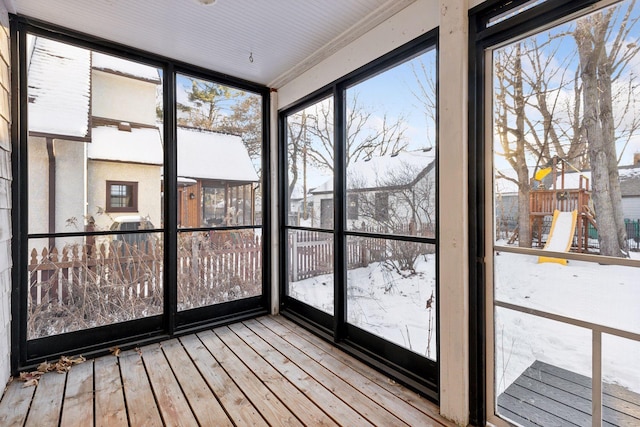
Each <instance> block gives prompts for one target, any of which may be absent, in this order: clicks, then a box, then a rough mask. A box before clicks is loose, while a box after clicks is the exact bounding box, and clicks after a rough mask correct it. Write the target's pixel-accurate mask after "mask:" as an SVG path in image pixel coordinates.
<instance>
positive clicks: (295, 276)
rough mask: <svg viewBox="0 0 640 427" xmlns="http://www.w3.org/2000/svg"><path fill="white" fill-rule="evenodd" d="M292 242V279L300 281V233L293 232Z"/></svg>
mask: <svg viewBox="0 0 640 427" xmlns="http://www.w3.org/2000/svg"><path fill="white" fill-rule="evenodd" d="M292 240H293V241H292V242H291V281H292V282H297V281H298V233H294V234H293V239H292Z"/></svg>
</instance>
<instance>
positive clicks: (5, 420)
mask: <svg viewBox="0 0 640 427" xmlns="http://www.w3.org/2000/svg"><path fill="white" fill-rule="evenodd" d="M34 391H35V387H24V386H23V384H22V383H21V382H18V381H13V382H10V383H9V385H8V386H7V388H6V390H5V392H4V395H3V396H2V400H1V401H0V425H3V426H21V425H23V424H24V421H25V420H26V419H27V414H28V412H29V406H30V405H31V399H32V398H33V394H34Z"/></svg>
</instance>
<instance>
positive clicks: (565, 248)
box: [538, 209, 578, 265]
mask: <svg viewBox="0 0 640 427" xmlns="http://www.w3.org/2000/svg"><path fill="white" fill-rule="evenodd" d="M577 218H578V211H575V210H574V211H571V212H560V211H559V210H557V209H556V210H555V211H554V212H553V221H551V231H550V232H549V237H548V238H547V243H545V245H544V248H543V249H542V250H543V251H553V252H569V249H571V242H572V241H573V234H574V233H575V231H576V220H577ZM538 262H539V263H541V262H556V263H558V264H562V265H567V260H566V259H562V258H552V257H546V256H541V257H538Z"/></svg>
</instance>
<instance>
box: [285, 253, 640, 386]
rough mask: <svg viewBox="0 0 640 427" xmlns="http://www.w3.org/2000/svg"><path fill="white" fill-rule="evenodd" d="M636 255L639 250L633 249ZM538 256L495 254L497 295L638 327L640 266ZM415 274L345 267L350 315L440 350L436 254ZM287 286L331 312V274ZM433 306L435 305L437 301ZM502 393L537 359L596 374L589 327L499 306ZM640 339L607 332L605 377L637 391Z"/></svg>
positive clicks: (375, 329) (387, 334)
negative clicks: (550, 259) (544, 260)
mask: <svg viewBox="0 0 640 427" xmlns="http://www.w3.org/2000/svg"><path fill="white" fill-rule="evenodd" d="M632 256H634V257H635V258H636V259H640V254H639V253H637V252H635V253H632ZM537 261H538V260H537V257H532V256H526V255H519V254H512V253H505V252H502V253H500V255H499V256H496V257H495V262H496V266H495V270H496V273H495V283H496V285H495V286H496V300H499V301H504V302H509V303H513V304H518V305H522V306H525V307H530V308H534V309H537V310H542V311H548V312H551V313H555V314H559V315H562V316H567V317H572V318H575V319H580V320H585V321H588V322H591V323H595V324H599V325H605V326H609V327H614V328H618V329H622V330H626V331H632V332H635V333H640V269H638V268H633V267H620V266H606V265H599V264H595V263H587V262H579V261H570V262H569V264H568V265H566V266H563V265H560V264H556V263H542V264H538V262H537ZM416 272H417V273H416V274H415V275H411V276H406V277H403V276H401V275H399V274H398V273H396V272H393V271H391V270H389V269H387V268H386V267H385V266H384V265H383V263H378V262H377V263H371V264H370V265H369V266H368V267H364V268H357V269H353V270H349V272H348V284H347V286H348V315H349V322H350V323H352V324H354V325H357V326H359V327H361V328H363V329H365V330H367V331H369V332H372V333H374V334H376V335H378V336H381V337H384V338H386V339H388V340H390V341H392V342H394V343H396V344H399V345H401V346H403V347H406V348H409V349H411V350H413V351H414V352H416V353H419V354H423V355H425V354H427V342H428V341H429V337H430V334H429V317H430V315H431V318H432V324H431V328H432V331H433V332H432V333H431V340H430V345H429V352H428V355H429V357H430V358H431V359H434V360H435V358H436V343H435V341H436V339H435V330H436V326H435V316H434V311H433V309H432V310H431V312H430V311H429V309H427V308H426V306H427V301H428V299H429V298H430V296H431V293H432V292H435V279H434V278H435V256H434V255H426V256H425V255H422V256H420V257H419V261H418V263H417V265H416ZM289 294H290V295H291V296H292V297H294V298H296V299H299V300H301V301H304V302H307V303H308V304H311V305H313V306H315V307H318V308H320V309H322V310H323V311H326V312H328V313H330V314H331V313H332V311H333V277H332V275H322V276H317V277H313V278H310V279H305V280H300V281H298V282H294V283H290V289H289ZM433 306H434V307H435V301H434V304H433ZM495 334H496V383H497V385H498V390H497V394H500V393H501V392H502V391H504V389H505V388H506V387H508V386H509V385H510V384H511V383H512V382H513V381H514V380H515V379H516V378H517V377H518V376H519V375H520V374H521V373H522V372H523V371H524V370H525V369H526V368H527V367H529V366H530V365H531V363H533V361H534V360H536V359H537V360H540V361H543V362H546V363H549V364H552V365H555V366H559V367H561V368H565V369H568V370H570V371H573V372H577V373H579V374H582V375H586V376H588V377H591V342H592V337H591V331H590V330H587V329H584V328H579V327H575V326H571V325H564V324H560V323H558V322H555V321H551V320H548V319H543V318H539V317H535V316H531V315H528V314H523V313H520V312H515V311H511V310H508V309H503V308H497V309H496V329H495ZM639 361H640V343H639V342H635V341H630V340H627V339H622V338H617V337H613V336H610V335H604V336H603V378H604V380H605V381H606V382H609V383H615V384H619V385H621V386H624V387H627V388H629V389H631V390H633V391H635V392H637V393H640V363H639Z"/></svg>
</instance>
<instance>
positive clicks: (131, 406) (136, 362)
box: [119, 350, 162, 426]
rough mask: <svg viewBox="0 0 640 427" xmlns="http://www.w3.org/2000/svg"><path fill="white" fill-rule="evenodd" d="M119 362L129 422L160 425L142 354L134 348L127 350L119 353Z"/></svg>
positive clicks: (138, 424) (160, 419)
mask: <svg viewBox="0 0 640 427" xmlns="http://www.w3.org/2000/svg"><path fill="white" fill-rule="evenodd" d="M119 362H120V373H121V375H122V385H123V389H124V398H125V401H126V404H127V414H128V415H129V423H130V424H131V425H137V426H143V425H145V426H153V425H156V426H158V425H162V418H161V417H160V412H159V411H158V406H157V405H156V401H155V399H154V396H153V391H152V390H151V384H150V382H149V377H148V376H147V371H146V370H145V368H144V363H143V362H142V356H141V355H140V354H138V352H137V351H135V350H129V351H126V352H124V353H122V354H121V355H120V357H119Z"/></svg>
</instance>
